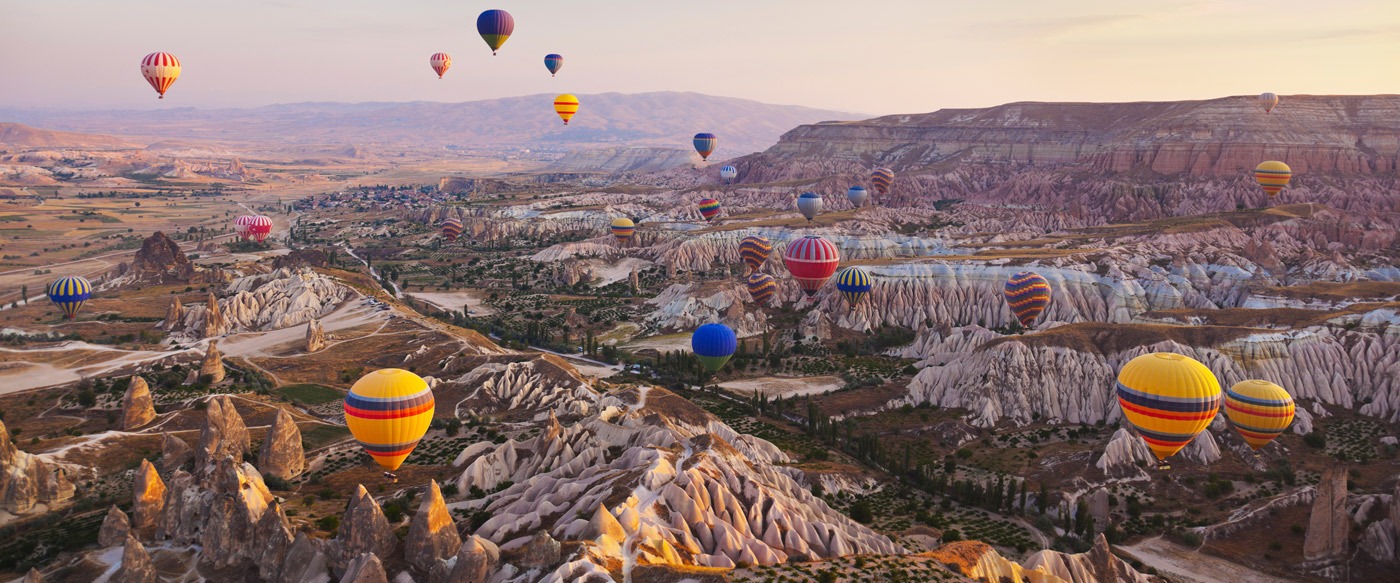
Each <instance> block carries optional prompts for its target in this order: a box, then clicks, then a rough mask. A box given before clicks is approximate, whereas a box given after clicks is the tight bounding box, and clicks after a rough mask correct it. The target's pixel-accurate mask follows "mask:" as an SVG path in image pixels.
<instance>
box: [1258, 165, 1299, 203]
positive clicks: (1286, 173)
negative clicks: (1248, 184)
mask: <svg viewBox="0 0 1400 583" xmlns="http://www.w3.org/2000/svg"><path fill="white" fill-rule="evenodd" d="M1292 179H1293V169H1292V168H1289V167H1288V165H1287V164H1284V163H1283V162H1279V161H1277V160H1269V161H1268V162H1261V163H1260V164H1259V165H1258V166H1255V167H1254V180H1256V181H1257V182H1259V186H1260V187H1261V188H1263V189H1264V193H1265V194H1267V195H1269V196H1278V192H1279V191H1280V190H1283V187H1285V186H1288V181H1290V180H1292Z"/></svg>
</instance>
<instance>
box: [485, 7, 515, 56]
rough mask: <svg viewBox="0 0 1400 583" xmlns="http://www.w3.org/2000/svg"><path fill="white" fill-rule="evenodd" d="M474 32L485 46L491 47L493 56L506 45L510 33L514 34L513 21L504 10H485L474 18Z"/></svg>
mask: <svg viewBox="0 0 1400 583" xmlns="http://www.w3.org/2000/svg"><path fill="white" fill-rule="evenodd" d="M476 32H477V33H479V34H481V39H482V40H484V41H486V46H489V47H491V54H492V55H495V54H496V51H497V50H499V49H500V48H501V45H503V44H506V39H508V38H510V33H512V32H515V19H514V18H511V16H510V13H509V12H506V11H504V10H487V11H486V12H482V13H481V16H478V17H476Z"/></svg>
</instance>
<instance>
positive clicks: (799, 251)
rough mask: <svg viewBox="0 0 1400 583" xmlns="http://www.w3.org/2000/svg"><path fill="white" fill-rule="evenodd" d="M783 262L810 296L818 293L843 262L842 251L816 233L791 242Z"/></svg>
mask: <svg viewBox="0 0 1400 583" xmlns="http://www.w3.org/2000/svg"><path fill="white" fill-rule="evenodd" d="M783 264H784V265H786V266H787V269H788V272H789V273H791V274H792V278H793V279H795V280H797V287H799V288H802V293H804V294H807V296H808V297H811V296H813V295H816V293H817V290H819V289H821V287H822V285H823V284H825V283H826V280H828V279H831V274H833V273H836V267H837V266H838V265H840V264H841V253H840V252H839V251H837V250H836V246H835V245H832V244H831V241H827V240H826V239H823V238H821V237H818V236H816V235H807V236H805V237H802V238H801V239H798V240H796V241H793V242H792V243H789V244H788V246H787V251H785V252H784V253H783Z"/></svg>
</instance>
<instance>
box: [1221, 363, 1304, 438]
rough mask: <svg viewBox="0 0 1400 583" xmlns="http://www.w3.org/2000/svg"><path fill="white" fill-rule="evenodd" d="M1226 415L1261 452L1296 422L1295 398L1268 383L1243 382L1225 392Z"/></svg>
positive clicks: (1256, 381) (1231, 423)
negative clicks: (1294, 419) (1294, 412)
mask: <svg viewBox="0 0 1400 583" xmlns="http://www.w3.org/2000/svg"><path fill="white" fill-rule="evenodd" d="M1225 416H1226V417H1228V418H1230V425H1234V426H1235V431H1237V432H1239V434H1240V437H1243V438H1244V441H1245V443H1248V444H1249V447H1250V448H1252V449H1254V451H1259V449H1260V448H1262V447H1264V446H1266V445H1269V442H1270V441H1273V440H1274V438H1275V437H1278V436H1279V434H1281V433H1283V432H1284V431H1285V430H1287V429H1288V426H1289V425H1290V424H1292V423H1293V397H1291V396H1289V394H1288V391H1285V390H1283V387H1280V386H1278V385H1276V384H1273V383H1271V382H1269V381H1258V380H1255V381H1241V382H1238V383H1235V386H1233V387H1230V388H1228V389H1225Z"/></svg>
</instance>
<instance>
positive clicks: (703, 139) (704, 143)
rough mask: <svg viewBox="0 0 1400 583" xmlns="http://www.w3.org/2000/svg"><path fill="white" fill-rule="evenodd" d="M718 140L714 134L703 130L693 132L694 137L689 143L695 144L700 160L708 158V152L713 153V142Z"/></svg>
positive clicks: (715, 142)
mask: <svg viewBox="0 0 1400 583" xmlns="http://www.w3.org/2000/svg"><path fill="white" fill-rule="evenodd" d="M718 142H719V138H717V137H715V135H714V134H709V133H703V132H702V133H698V134H695V137H694V138H693V139H692V140H691V143H693V144H694V145H695V151H696V152H699V153H700V159H701V160H709V159H710V154H713V153H714V151H715V144H717V143H718Z"/></svg>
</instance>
